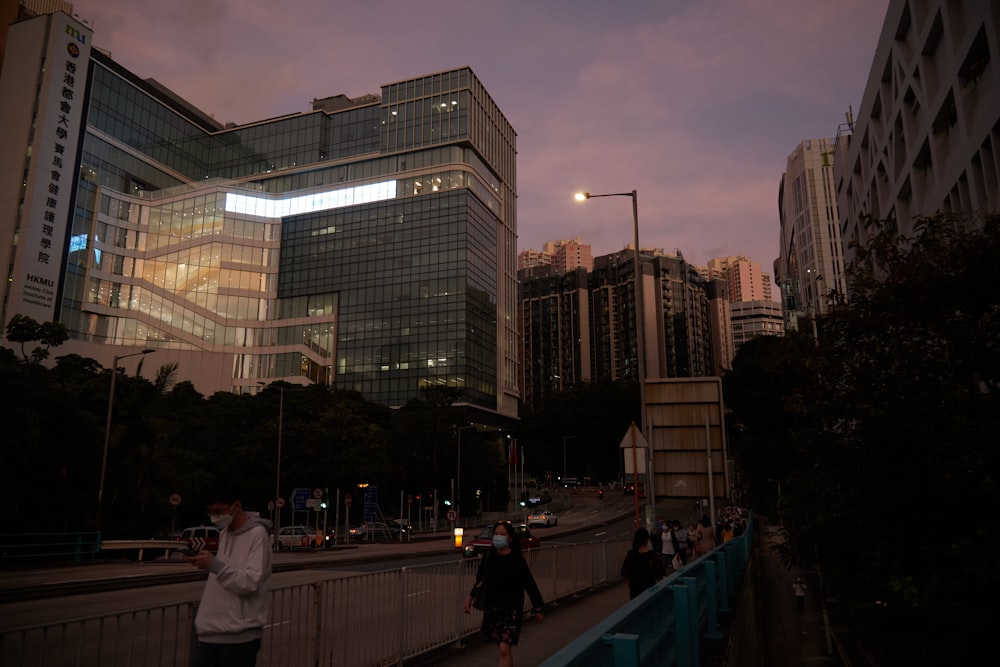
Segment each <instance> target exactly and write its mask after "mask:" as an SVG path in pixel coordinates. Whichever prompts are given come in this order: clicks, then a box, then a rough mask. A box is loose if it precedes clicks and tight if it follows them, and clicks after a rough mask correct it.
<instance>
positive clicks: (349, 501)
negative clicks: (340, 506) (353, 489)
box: [344, 493, 351, 507]
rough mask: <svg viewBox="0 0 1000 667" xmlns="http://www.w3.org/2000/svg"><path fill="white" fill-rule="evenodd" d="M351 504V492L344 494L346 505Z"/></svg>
mask: <svg viewBox="0 0 1000 667" xmlns="http://www.w3.org/2000/svg"><path fill="white" fill-rule="evenodd" d="M350 506H351V494H349V493H345V494H344V507H350Z"/></svg>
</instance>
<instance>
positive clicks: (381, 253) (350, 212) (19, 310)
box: [0, 13, 520, 417]
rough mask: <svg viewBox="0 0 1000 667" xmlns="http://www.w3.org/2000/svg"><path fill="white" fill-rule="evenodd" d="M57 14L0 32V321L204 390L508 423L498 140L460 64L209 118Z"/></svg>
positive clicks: (507, 147) (510, 171)
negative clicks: (313, 397)
mask: <svg viewBox="0 0 1000 667" xmlns="http://www.w3.org/2000/svg"><path fill="white" fill-rule="evenodd" d="M93 39H94V33H93V32H92V31H91V30H90V29H89V28H88V27H87V26H86V25H84V24H82V23H80V22H78V21H77V20H75V19H73V18H72V17H70V16H68V15H67V14H64V13H56V14H52V15H50V16H39V17H36V18H32V19H29V20H26V21H23V22H21V23H17V24H15V25H12V26H11V27H10V30H9V33H8V42H7V54H6V56H7V57H6V65H5V67H4V71H3V77H2V80H0V99H3V100H4V103H3V105H2V108H0V114H2V116H0V145H2V146H4V150H5V152H6V153H7V154H8V155H10V156H21V157H20V158H19V159H8V160H5V161H4V164H3V165H0V265H2V266H3V267H4V269H5V270H6V275H7V276H8V280H7V281H6V283H5V288H4V291H3V295H2V304H0V308H2V312H0V317H2V322H3V323H6V322H7V321H9V320H10V318H11V317H13V316H14V315H17V314H23V315H27V316H30V317H32V318H34V319H35V320H38V321H59V322H62V323H63V324H65V325H66V326H67V327H68V328H69V330H70V333H71V340H70V341H69V342H68V343H67V344H65V345H64V346H62V347H60V348H59V351H58V352H59V354H64V353H66V352H75V353H79V354H83V355H86V356H89V357H93V358H95V359H97V360H98V361H100V362H101V363H102V364H104V365H110V362H111V360H112V356H113V355H121V354H127V353H129V352H130V351H135V350H141V349H146V348H152V349H155V350H156V351H157V353H156V354H155V356H152V357H150V358H149V361H148V362H147V363H152V364H155V365H156V366H160V365H163V364H167V363H177V364H178V366H179V370H178V375H177V379H179V380H190V381H191V382H193V383H194V385H195V387H196V388H197V389H198V390H199V391H201V392H203V393H212V392H215V391H220V390H223V391H235V392H240V391H255V390H257V389H259V387H258V385H259V384H260V383H268V382H271V381H275V380H285V381H288V382H293V383H300V384H301V383H307V382H321V383H327V384H330V385H333V386H336V387H338V388H344V389H349V390H356V391H358V392H360V393H361V394H362V395H363V396H364V397H365V398H367V399H369V400H372V401H376V402H378V403H382V404H385V405H389V406H399V405H403V404H404V403H406V402H407V401H408V400H410V399H413V398H417V397H419V396H420V395H421V389H423V388H429V387H448V388H452V389H455V390H461V394H460V396H461V398H460V399H459V403H465V404H467V405H468V407H469V408H470V409H475V410H477V411H479V412H480V413H482V414H483V415H488V414H492V415H495V416H497V417H516V416H517V410H518V404H519V399H520V387H519V386H518V378H519V376H520V368H519V345H520V342H519V339H518V332H517V329H516V319H517V317H516V310H517V303H516V283H515V273H516V255H515V248H516V235H517V221H516V196H517V195H516V190H515V183H516V171H515V157H516V134H515V132H514V130H513V128H512V127H511V125H510V123H509V122H508V121H507V119H506V118H505V117H504V115H503V113H502V112H501V111H500V108H499V107H498V106H497V104H496V103H495V102H494V101H493V99H492V98H491V97H490V95H489V93H488V92H487V91H486V89H485V88H484V87H483V85H482V84H481V83H480V82H479V80H478V79H477V77H476V76H475V74H474V73H473V72H472V70H471V69H469V68H468V67H460V68H457V69H453V70H449V71H444V72H438V73H435V74H429V75H425V76H419V77H415V78H412V79H406V80H402V81H399V82H396V83H390V84H387V85H383V86H382V87H381V91H380V93H381V94H379V95H374V94H373V95H365V96H362V97H358V98H354V99H351V98H347V97H345V96H342V95H340V96H334V97H328V98H323V99H317V100H314V101H313V109H312V110H310V111H305V112H303V113H296V114H290V115H286V116H281V117H278V118H271V119H266V120H261V121H257V122H253V123H247V124H244V125H232V124H229V125H222V124H220V123H218V122H216V121H215V120H214V119H213V118H212V117H210V116H209V115H208V114H206V113H204V112H201V111H199V110H198V109H197V108H195V107H194V106H192V105H191V104H189V103H187V102H186V101H184V100H182V99H180V98H179V97H178V96H177V95H175V94H173V93H172V92H171V91H169V90H167V89H166V88H165V87H163V86H162V85H160V84H159V83H157V82H156V81H154V80H152V79H145V80H144V79H141V78H139V77H137V76H136V75H134V74H133V73H131V72H129V71H128V70H126V69H124V68H123V67H121V66H120V65H119V64H117V63H116V62H114V61H113V60H111V59H110V58H109V57H108V56H107V55H106V54H105V53H103V52H102V51H100V50H99V49H97V48H93Z"/></svg>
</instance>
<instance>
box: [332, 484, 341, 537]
mask: <svg viewBox="0 0 1000 667" xmlns="http://www.w3.org/2000/svg"><path fill="white" fill-rule="evenodd" d="M333 506H334V508H335V509H334V510H333V512H334V515H333V527H334V528H336V527H337V526H339V525H340V489H337V502H336V503H334V505H333ZM333 543H334V544H337V536H336V534H334V536H333Z"/></svg>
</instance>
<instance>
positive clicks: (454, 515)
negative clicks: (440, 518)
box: [447, 510, 458, 521]
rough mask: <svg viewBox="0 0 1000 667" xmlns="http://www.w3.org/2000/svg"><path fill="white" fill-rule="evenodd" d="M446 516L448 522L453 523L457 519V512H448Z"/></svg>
mask: <svg viewBox="0 0 1000 667" xmlns="http://www.w3.org/2000/svg"><path fill="white" fill-rule="evenodd" d="M447 516H448V521H454V520H455V519H457V518H458V512H456V511H455V510H448V514H447Z"/></svg>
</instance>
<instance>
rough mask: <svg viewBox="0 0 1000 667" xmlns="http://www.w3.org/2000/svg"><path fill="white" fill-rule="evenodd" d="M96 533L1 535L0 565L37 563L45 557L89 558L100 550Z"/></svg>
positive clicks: (99, 537) (99, 536)
mask: <svg viewBox="0 0 1000 667" xmlns="http://www.w3.org/2000/svg"><path fill="white" fill-rule="evenodd" d="M100 542H101V533H100V532H98V531H89V532H78V533H0V563H2V564H4V565H8V564H17V563H21V562H25V563H32V564H37V563H38V562H39V560H40V559H42V560H44V559H47V558H53V559H59V560H62V561H64V560H66V559H67V558H68V559H71V560H73V561H80V560H83V559H84V558H86V559H91V558H93V557H94V556H95V555H96V554H97V551H98V549H99V547H100Z"/></svg>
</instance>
